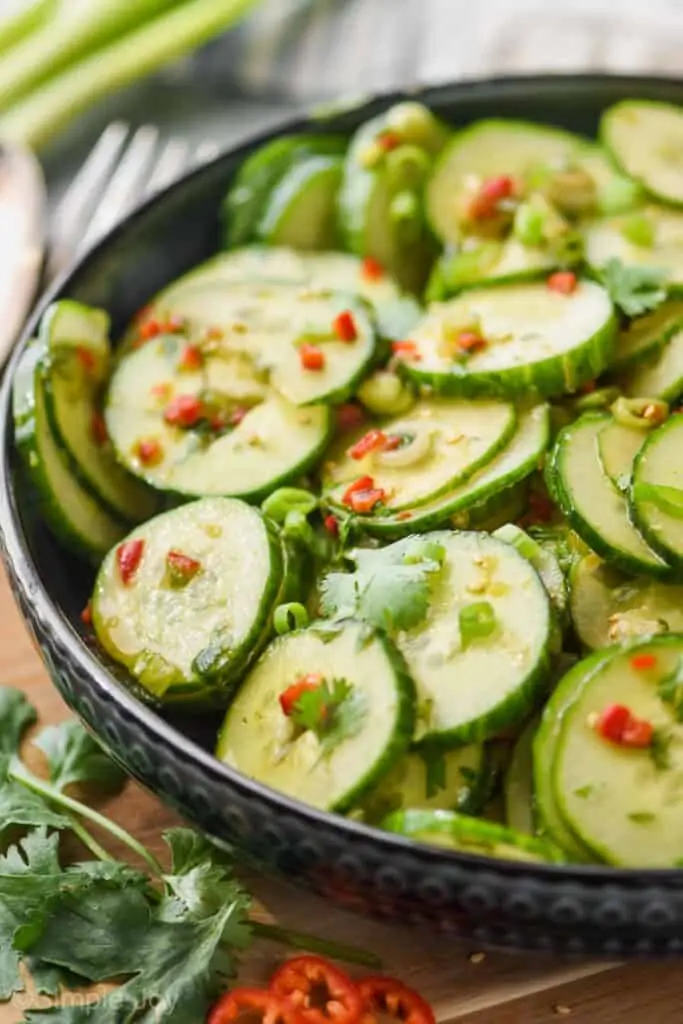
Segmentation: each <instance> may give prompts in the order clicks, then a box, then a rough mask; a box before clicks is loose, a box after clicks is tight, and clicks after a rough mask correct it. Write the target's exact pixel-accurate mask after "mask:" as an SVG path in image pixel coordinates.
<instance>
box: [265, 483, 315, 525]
mask: <svg viewBox="0 0 683 1024" xmlns="http://www.w3.org/2000/svg"><path fill="white" fill-rule="evenodd" d="M317 507H318V499H317V498H316V496H315V494H311V492H310V491H305V490H303V488H300V487H279V488H278V489H277V491H273V493H272V494H270V495H269V496H268V497H267V498H266V500H265V501H264V502H263V504H262V505H261V511H262V512H263V514H264V516H268V518H269V519H272V520H273V522H275V523H284V522H285V520H286V519H287V516H288V514H289V513H290V512H293V511H297V512H301V513H303V515H304V516H307V515H309V514H310V513H311V512H313V511H314V510H315V509H316V508H317Z"/></svg>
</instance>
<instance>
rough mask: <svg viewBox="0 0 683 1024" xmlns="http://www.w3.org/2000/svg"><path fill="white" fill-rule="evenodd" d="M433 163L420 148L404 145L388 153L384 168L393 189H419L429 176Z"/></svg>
mask: <svg viewBox="0 0 683 1024" xmlns="http://www.w3.org/2000/svg"><path fill="white" fill-rule="evenodd" d="M431 166H432V165H431V161H430V159H429V157H428V156H427V154H426V153H425V151H424V149H420V147H419V146H414V145H403V146H398V148H397V149H393V150H391V152H389V153H387V155H386V158H385V162H384V167H385V170H386V174H387V180H388V181H389V184H390V186H392V187H395V188H396V187H401V186H403V187H404V188H410V187H412V188H418V187H419V186H420V185H421V184H422V182H423V181H424V180H425V178H426V177H427V175H428V174H429V171H430V168H431Z"/></svg>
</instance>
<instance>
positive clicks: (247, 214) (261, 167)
mask: <svg viewBox="0 0 683 1024" xmlns="http://www.w3.org/2000/svg"><path fill="white" fill-rule="evenodd" d="M345 148H346V140H345V139H343V138H342V137H341V136H338V135H287V136H285V137H284V138H279V139H273V141H272V142H268V143H266V145H265V146H261V147H260V148H259V149H257V150H256V152H255V153H252V154H251V156H249V157H247V159H246V160H245V161H244V163H243V164H242V166H241V167H240V169H239V171H238V172H237V175H236V177H235V180H234V182H233V184H232V186H231V187H230V191H229V192H228V194H227V196H226V197H225V200H224V203H223V219H224V221H225V239H226V244H227V246H228V247H229V248H235V247H236V246H238V245H246V244H247V243H248V242H250V241H252V239H253V238H254V236H255V235H256V231H257V228H258V225H259V222H260V221H261V217H262V214H263V208H264V205H265V204H266V203H267V201H268V199H269V197H270V195H271V193H272V191H273V189H274V188H275V187H276V185H277V184H278V182H279V181H280V180H281V179H282V177H283V176H284V175H285V174H286V173H287V171H288V170H289V168H290V167H291V166H292V164H294V163H296V162H297V161H298V160H301V159H302V158H303V157H308V156H311V155H317V156H335V155H337V156H341V154H342V153H343V152H344V150H345Z"/></svg>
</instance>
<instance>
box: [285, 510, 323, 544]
mask: <svg viewBox="0 0 683 1024" xmlns="http://www.w3.org/2000/svg"><path fill="white" fill-rule="evenodd" d="M282 533H283V535H284V536H285V537H287V538H289V539H290V540H296V541H300V542H301V543H302V544H304V545H305V546H306V547H308V548H313V547H315V543H316V535H315V530H314V529H313V527H312V526H311V524H310V523H309V521H308V519H307V518H306V516H305V514H304V513H303V512H302V511H301V509H298V508H293V509H292V510H291V511H290V512H288V513H287V515H286V516H285V521H284V524H283V526H282Z"/></svg>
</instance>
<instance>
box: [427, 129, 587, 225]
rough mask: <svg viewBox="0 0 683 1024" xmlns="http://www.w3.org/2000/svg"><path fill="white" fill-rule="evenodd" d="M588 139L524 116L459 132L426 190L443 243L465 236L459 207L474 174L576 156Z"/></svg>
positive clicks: (519, 173)
mask: <svg viewBox="0 0 683 1024" xmlns="http://www.w3.org/2000/svg"><path fill="white" fill-rule="evenodd" d="M585 145H586V140H585V139H581V138H579V137H578V136H576V135H571V134H570V133H569V132H563V131H561V130H560V129H558V128H550V127H547V126H544V125H538V124H530V123H528V122H525V121H512V120H510V121H500V120H488V121H478V122H477V123H476V124H473V125H470V127H468V128H465V129H464V130H463V131H460V132H458V133H457V134H456V135H455V137H454V138H453V140H452V141H451V143H450V144H449V145H448V146H447V147H446V149H445V150H444V151H443V153H442V154H441V156H440V158H439V160H438V162H437V164H436V167H435V168H434V172H433V174H432V177H431V179H430V181H429V186H428V189H427V216H428V219H429V223H430V224H431V226H432V230H433V231H434V233H435V235H437V237H438V238H440V239H441V240H442V241H443V242H447V243H451V244H454V243H457V242H458V241H459V240H460V234H461V229H460V221H459V212H460V211H461V210H462V209H463V206H464V203H465V199H466V197H467V195H468V193H469V192H470V191H471V182H472V180H473V179H475V180H476V179H482V180H483V179H486V178H492V177H496V176H497V175H500V174H509V175H512V176H513V177H515V178H526V177H527V176H528V175H529V173H530V172H533V171H535V170H537V169H538V168H543V167H547V166H549V165H553V164H560V163H562V162H565V161H567V160H569V159H572V158H573V157H574V156H575V155H576V154H577V153H578V152H579V151H580V149H581V148H582V147H584V146H585Z"/></svg>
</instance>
